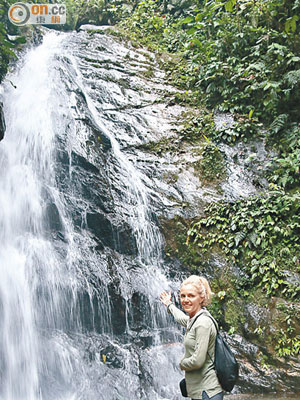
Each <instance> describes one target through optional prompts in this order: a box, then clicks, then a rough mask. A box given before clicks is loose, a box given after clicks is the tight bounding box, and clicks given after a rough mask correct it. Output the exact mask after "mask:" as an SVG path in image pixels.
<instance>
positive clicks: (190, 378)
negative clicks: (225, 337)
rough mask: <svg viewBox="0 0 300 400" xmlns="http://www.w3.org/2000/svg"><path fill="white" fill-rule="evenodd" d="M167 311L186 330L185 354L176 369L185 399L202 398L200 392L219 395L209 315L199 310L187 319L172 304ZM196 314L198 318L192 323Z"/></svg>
mask: <svg viewBox="0 0 300 400" xmlns="http://www.w3.org/2000/svg"><path fill="white" fill-rule="evenodd" d="M168 311H169V312H170V313H171V314H172V315H173V316H174V318H175V320H176V321H177V322H179V323H180V324H181V325H183V326H184V327H185V328H186V332H185V335H184V349H185V353H184V357H183V358H182V360H181V361H180V364H179V366H180V369H182V370H184V371H185V380H186V386H187V392H188V396H189V397H191V398H193V399H202V392H203V391H204V390H205V391H206V393H207V394H208V396H209V397H212V396H214V395H216V394H218V393H220V392H222V387H221V386H220V384H219V381H218V378H217V375H216V371H215V369H214V364H213V361H214V354H215V341H216V334H217V332H216V328H215V326H214V323H213V322H212V320H211V319H210V318H209V317H208V316H207V314H209V312H208V311H207V310H206V309H202V310H201V311H199V313H197V314H196V315H195V316H194V317H193V318H191V319H190V318H189V317H188V316H187V315H186V314H185V313H184V312H182V311H181V310H179V309H178V308H177V307H176V306H175V305H174V304H171V305H170V306H169V307H168ZM199 314H201V315H200V316H199V317H198V318H197V320H196V322H195V323H194V324H193V321H194V320H195V318H196V317H197V315H199ZM202 314H203V315H202ZM205 314H206V315H205ZM192 324H193V325H192ZM191 326H192V327H191ZM190 327H191V328H190ZM208 353H209V354H208ZM209 355H210V356H209ZM210 357H211V358H210Z"/></svg>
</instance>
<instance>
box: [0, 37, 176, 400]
mask: <svg viewBox="0 0 300 400" xmlns="http://www.w3.org/2000/svg"><path fill="white" fill-rule="evenodd" d="M101 40H102V42H101V45H100V47H101V46H102V47H101V50H100V51H99V50H98V53H97V54H98V55H97V57H98V61H101V57H104V58H105V57H106V60H107V59H109V60H113V59H114V58H117V57H119V56H120V53H123V55H124V54H126V52H128V50H127V49H126V48H125V47H122V46H120V45H119V44H117V43H116V42H113V40H112V39H109V38H105V37H104V36H103V37H102V39H101ZM89 46H95V45H94V44H90V43H89V42H88V40H87V38H86V36H85V35H84V34H81V35H80V34H76V33H72V34H57V33H55V32H50V33H47V34H45V36H44V39H43V43H42V44H41V45H39V46H38V47H36V48H33V49H31V50H29V51H27V53H26V54H25V55H24V57H23V58H22V60H21V61H20V62H19V64H18V65H17V66H16V68H15V72H12V73H10V75H9V76H8V77H7V79H6V82H5V84H4V88H3V101H4V112H5V119H6V125H7V131H6V136H5V138H4V140H3V141H2V142H1V144H0V165H1V167H2V168H1V169H2V174H1V177H0V180H1V184H0V191H1V195H0V224H1V233H0V234H1V242H0V260H1V263H0V268H1V280H0V300H1V302H0V304H1V314H0V318H1V321H0V327H1V328H0V329H1V336H0V349H1V358H0V360H1V361H0V366H1V367H0V371H1V386H0V399H1V400H19V399H20V400H21V399H22V400H38V399H39V400H46V399H49V400H50V399H51V400H52V399H53V400H54V399H55V400H57V399H64V400H68V399H69V400H71V399H74V400H75V399H86V400H93V399H106V400H115V399H122V400H126V399H133V398H134V399H145V400H146V399H147V400H150V399H169V398H174V399H175V397H174V396H176V394H175V393H176V391H177V381H178V379H179V377H180V374H179V371H178V367H177V362H178V358H179V354H180V352H181V350H180V346H177V345H176V344H175V345H173V346H168V344H172V343H176V342H177V341H178V340H179V339H180V336H181V333H180V331H178V330H177V329H176V328H174V327H171V325H170V321H171V320H170V319H168V318H169V317H167V316H166V313H165V310H164V309H163V307H162V306H161V304H160V303H159V301H158V296H159V293H160V291H161V290H163V289H168V288H169V287H172V285H173V283H172V282H171V281H170V279H169V278H168V271H167V269H166V271H165V272H164V265H163V261H162V246H163V239H162V237H161V234H160V232H159V228H158V226H157V222H156V220H155V213H154V212H153V209H152V208H151V202H150V200H149V199H150V192H151V187H150V186H151V183H150V182H149V178H148V177H147V175H146V174H144V173H143V172H142V171H141V170H140V169H138V168H137V166H136V163H135V159H134V156H133V154H132V153H130V151H128V149H127V150H126V146H128V143H129V142H130V141H132V142H138V141H141V138H140V136H141V135H142V133H143V134H144V133H145V132H144V131H145V130H147V129H148V128H147V127H146V125H147V123H145V120H144V119H143V118H142V117H141V116H140V115H138V116H137V115H136V116H133V115H132V113H128V114H122V113H121V114H120V113H119V112H118V109H121V108H122V107H120V106H122V101H124V98H125V97H126V96H123V97H122V96H121V95H122V90H121V89H120V90H119V89H117V88H118V85H117V84H114V82H113V79H112V78H111V80H110V81H105V80H104V79H102V77H99V75H97V73H99V71H100V70H99V68H98V66H94V67H92V66H91V65H93V64H91V61H90V59H91V58H92V57H95V53H96V50H97V49H95V47H91V48H89ZM97 46H98V47H99V43H98V45H97ZM112 62H113V61H112ZM115 66H117V67H118V68H115V69H114V70H113V71H112V75H114V74H117V73H119V74H120V76H118V77H117V76H114V79H116V82H117V80H118V79H121V78H122V76H123V78H122V79H124V76H125V74H126V69H125V68H122V67H120V64H118V63H117V62H116V61H115ZM97 68H98V69H97ZM97 71H98V72H97ZM103 71H106V72H107V73H108V72H109V68H108V69H104V70H103ZM118 71H119V72H118ZM96 72H97V73H96ZM120 77H121V78H120ZM126 79H130V78H128V77H127V78H126ZM99 85H102V86H99ZM123 95H124V93H123ZM149 96H150V97H151V95H150V94H149ZM136 97H138V95H136ZM144 97H145V96H144ZM135 100H136V98H135ZM142 100H145V98H143V99H142ZM146 100H147V99H146ZM127 101H130V100H129V98H127ZM106 109H113V110H114V109H115V110H117V111H105V110H106ZM124 115H125V116H124ZM118 118H119V119H118ZM122 118H125V119H126V118H127V120H126V121H125V122H124V120H123V121H122ZM145 118H146V117H145ZM130 124H131V126H130ZM126 132H127V133H128V132H131V134H130V135H128V141H129V142H128V141H127V142H126V136H127V133H126ZM148 134H149V133H148V131H147V133H145V135H144V137H146V136H147V135H148ZM174 287H176V283H175V286H174ZM170 327H171V328H170Z"/></svg>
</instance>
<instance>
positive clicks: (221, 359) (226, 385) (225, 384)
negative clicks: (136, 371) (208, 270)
mask: <svg viewBox="0 0 300 400" xmlns="http://www.w3.org/2000/svg"><path fill="white" fill-rule="evenodd" d="M201 315H203V314H200V315H198V316H197V317H196V318H195V320H194V321H193V323H192V325H191V326H190V328H189V329H191V328H192V326H193V325H194V323H195V322H196V320H197V318H198V317H200V316H201ZM204 315H206V316H207V317H209V318H210V319H211V320H212V322H213V323H214V325H215V328H216V330H217V336H216V346H215V361H214V366H215V370H216V374H217V377H218V380H219V382H220V385H221V386H222V389H223V390H225V391H226V392H231V391H232V389H233V387H234V385H235V383H236V381H237V379H238V377H239V365H238V363H237V361H236V359H235V357H234V355H233V353H232V351H231V350H230V347H229V345H228V343H227V342H226V341H225V339H224V338H223V336H222V335H221V334H220V332H219V328H218V325H217V323H216V321H215V320H214V318H213V317H212V316H211V315H210V314H209V313H205V314H204ZM208 355H209V357H210V359H211V360H212V358H211V356H210V354H209V353H208ZM179 386H180V390H181V394H182V396H183V397H187V389H186V382H185V379H182V380H181V381H180V384H179Z"/></svg>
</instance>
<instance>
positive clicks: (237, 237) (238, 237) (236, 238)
mask: <svg viewBox="0 0 300 400" xmlns="http://www.w3.org/2000/svg"><path fill="white" fill-rule="evenodd" d="M245 237H246V233H245V232H243V231H241V232H237V234H236V235H235V236H234V241H235V246H236V247H237V246H238V245H239V243H240V242H241V241H242V240H244V239H245Z"/></svg>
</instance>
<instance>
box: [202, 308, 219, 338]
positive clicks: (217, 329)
mask: <svg viewBox="0 0 300 400" xmlns="http://www.w3.org/2000/svg"><path fill="white" fill-rule="evenodd" d="M204 315H206V316H207V317H208V318H210V319H211V320H212V322H213V323H214V326H215V328H216V331H217V334H218V333H219V328H218V325H217V322H216V320H215V319H214V318H213V317H212V316H211V315H210V314H209V313H208V312H207V313H205V314H204Z"/></svg>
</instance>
